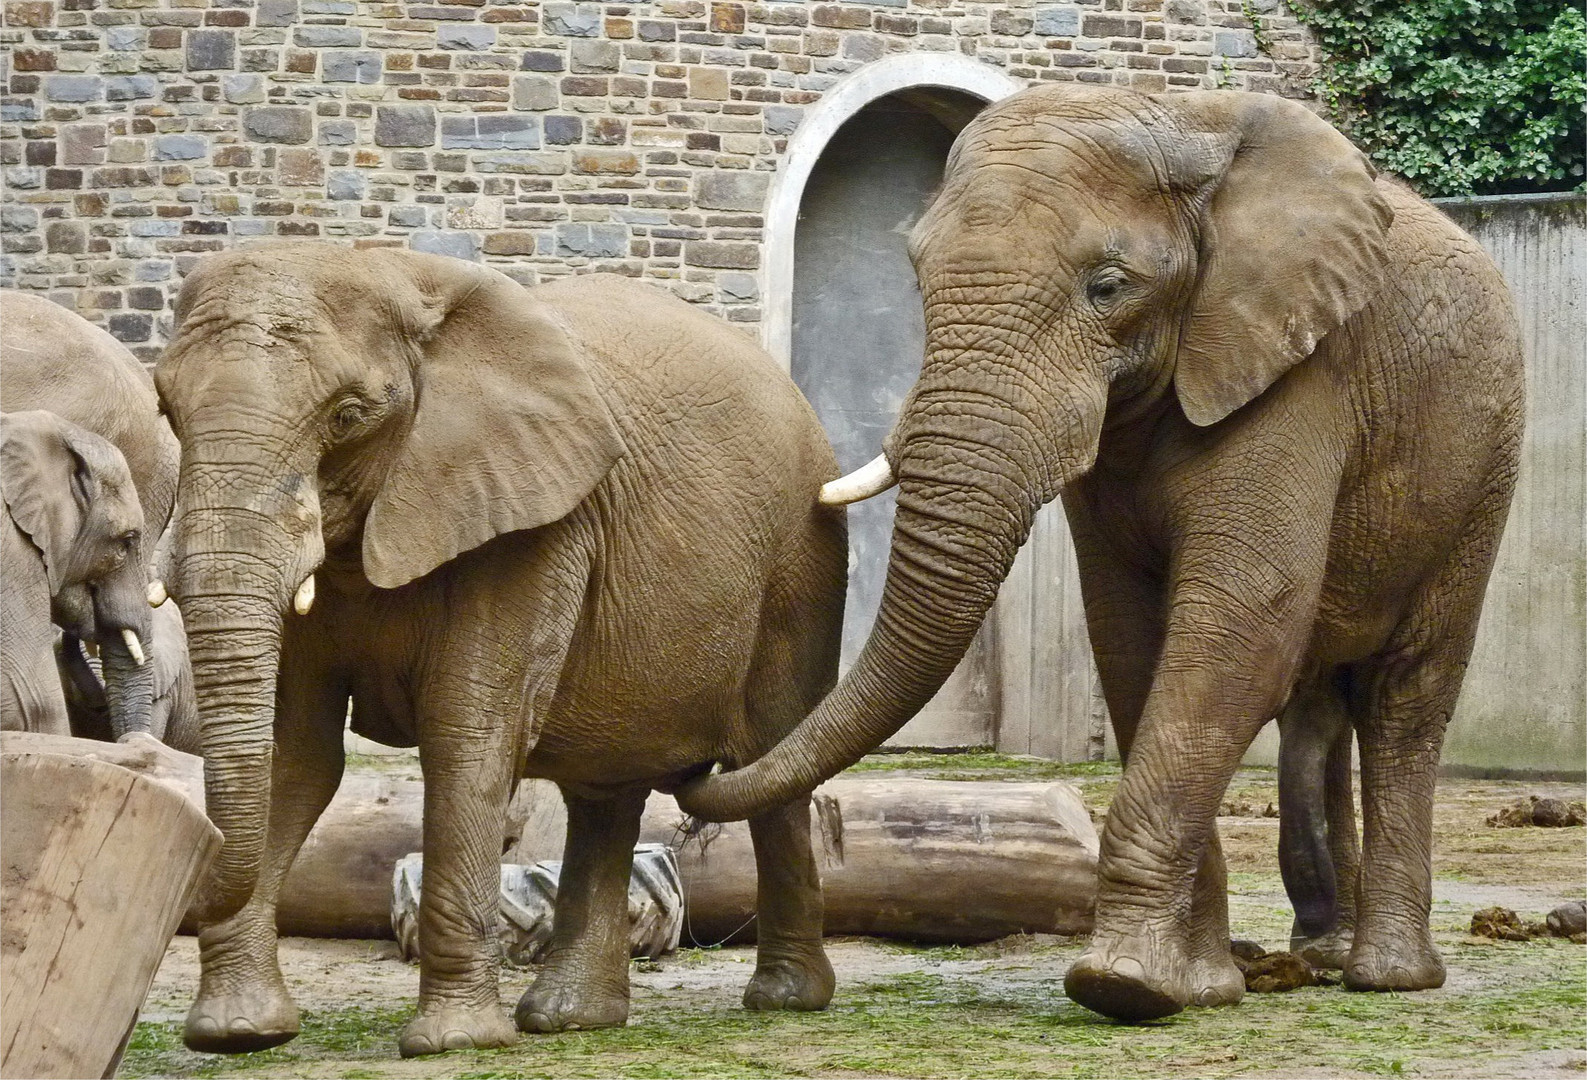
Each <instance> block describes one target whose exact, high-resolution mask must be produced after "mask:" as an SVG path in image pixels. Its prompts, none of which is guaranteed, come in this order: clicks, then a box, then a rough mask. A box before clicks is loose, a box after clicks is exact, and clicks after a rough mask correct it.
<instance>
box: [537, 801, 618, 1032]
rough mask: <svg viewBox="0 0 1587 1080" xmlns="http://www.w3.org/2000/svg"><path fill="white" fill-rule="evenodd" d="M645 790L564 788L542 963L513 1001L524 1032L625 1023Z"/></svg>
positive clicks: (581, 1029) (567, 1029) (585, 1029)
mask: <svg viewBox="0 0 1587 1080" xmlns="http://www.w3.org/2000/svg"><path fill="white" fill-rule="evenodd" d="M647 794H649V793H648V792H647V791H645V790H643V789H632V790H627V791H623V792H621V793H619V794H617V795H614V796H613V797H611V798H609V799H600V800H596V799H584V798H579V797H577V796H574V795H571V794H569V793H568V792H567V791H566V790H564V791H563V798H564V799H565V800H566V802H567V807H568V835H567V843H566V845H565V847H564V849H563V852H562V874H561V877H560V878H559V880H558V882H557V905H556V915H555V917H554V918H553V920H552V925H551V941H550V943H549V945H548V946H547V948H546V956H545V966H544V967H542V968H541V970H540V977H539V978H537V979H535V981H534V985H533V986H531V987H529V989H528V990H526V991H524V995H523V997H522V999H520V1000H519V1002H518V1010H517V1015H516V1019H517V1023H518V1027H520V1028H521V1029H523V1030H524V1031H539V1032H550V1031H588V1030H590V1029H592V1028H604V1027H621V1026H622V1025H623V1024H625V1023H627V1022H628V953H629V929H628V879H629V875H630V874H631V872H632V870H633V861H634V843H635V841H637V840H638V839H639V819H640V815H641V814H642V813H643V812H644V809H645V797H646V795H647Z"/></svg>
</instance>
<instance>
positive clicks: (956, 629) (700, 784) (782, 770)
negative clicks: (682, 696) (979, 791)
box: [678, 391, 1041, 821]
mask: <svg viewBox="0 0 1587 1080" xmlns="http://www.w3.org/2000/svg"><path fill="white" fill-rule="evenodd" d="M926 396H927V395H923V394H921V393H920V392H919V391H917V393H916V394H915V395H912V397H911V402H912V403H913V404H914V407H915V410H916V412H915V414H914V415H913V416H911V415H910V413H909V411H908V410H909V409H910V406H908V405H906V416H905V419H904V420H901V421H900V425H899V430H900V432H901V433H902V434H903V435H904V437H903V438H900V439H899V440H898V444H897V445H898V448H899V449H900V450H901V453H900V460H899V462H898V469H897V473H898V477H899V492H898V511H897V516H896V518H895V519H894V524H893V541H892V550H891V554H890V556H889V560H888V566H887V578H886V584H885V586H884V589H883V594H882V602H881V607H880V609H879V610H878V612H877V616H876V622H875V625H874V627H873V629H872V631H871V635H870V638H869V639H868V640H867V641H866V644H865V647H864V649H863V651H862V652H861V654H860V656H859V658H858V660H857V661H856V662H855V665H854V667H853V668H852V669H851V670H850V671H849V672H848V674H847V675H846V676H845V677H844V678H843V680H842V681H841V682H840V683H839V684H838V686H837V687H836V688H835V689H834V690H833V691H832V693H831V694H829V695H828V696H827V697H826V699H825V700H823V701H822V702H821V704H820V705H818V706H817V707H816V709H815V711H814V712H812V713H811V714H810V715H809V716H807V717H806V718H805V719H804V720H803V721H802V722H801V723H800V724H799V726H798V727H797V728H795V729H794V731H793V732H791V733H790V734H789V735H788V737H787V738H785V739H784V740H783V741H782V742H780V743H779V744H777V746H775V747H774V748H773V749H772V750H771V751H769V752H768V753H767V754H766V755H765V756H764V757H762V758H761V759H759V760H758V761H756V762H754V763H753V764H751V765H749V766H747V767H746V768H743V769H739V770H737V771H734V772H729V773H725V774H722V775H719V776H710V777H704V778H701V779H699V780H696V781H694V782H692V783H690V784H689V785H687V786H685V787H684V788H683V789H681V790H680V791H679V792H678V802H679V804H680V805H681V806H682V807H683V809H684V810H685V811H687V812H688V813H690V814H693V815H695V816H696V817H700V818H705V819H708V820H717V821H727V820H734V819H737V818H743V817H749V816H752V815H754V814H757V813H761V812H763V811H765V810H766V809H769V808H770V807H773V806H777V805H780V804H782V803H786V802H788V801H789V800H791V799H793V798H795V797H797V796H799V795H801V794H803V793H805V792H808V791H810V790H812V789H813V788H814V787H815V786H816V785H817V784H820V783H821V782H822V781H824V780H826V779H828V778H829V777H831V776H833V775H834V774H836V773H837V772H839V771H840V770H842V769H844V768H846V767H847V766H848V765H850V764H852V763H853V762H854V761H856V760H858V759H859V758H860V757H861V756H862V755H863V754H865V753H867V752H868V751H870V750H872V749H874V748H875V747H876V746H877V745H879V744H880V743H881V742H882V741H883V740H885V739H887V738H888V737H889V736H891V735H892V734H893V733H894V732H896V731H897V730H898V729H899V728H901V727H902V726H903V725H904V724H905V723H907V722H908V721H909V720H910V718H911V717H913V716H914V715H915V714H916V713H917V712H919V711H920V709H921V708H922V707H923V706H924V705H925V704H926V703H927V702H928V701H930V700H931V698H932V696H933V695H934V694H936V692H937V691H938V690H939V689H941V687H942V684H943V683H944V682H945V681H946V680H947V678H948V676H949V675H951V674H952V672H953V669H954V668H955V667H956V666H957V665H958V663H959V661H960V660H961V659H962V658H963V656H964V654H965V651H966V650H967V649H968V648H969V646H970V642H971V641H972V640H973V639H974V637H975V633H976V630H977V629H978V628H979V627H980V625H981V622H982V620H983V619H984V618H985V616H986V613H987V610H988V609H989V608H990V607H991V605H992V601H993V600H994V599H996V597H997V591H998V587H999V586H1000V585H1001V584H1002V582H1003V579H1004V578H1005V577H1006V576H1007V575H1008V572H1009V569H1010V568H1011V567H1012V566H1013V563H1014V557H1015V556H1016V555H1017V554H1018V553H1019V549H1020V546H1021V545H1022V544H1023V543H1024V541H1025V537H1026V536H1027V535H1028V534H1029V532H1030V528H1031V524H1032V522H1033V521H1034V520H1035V515H1036V511H1037V510H1038V509H1039V508H1040V506H1041V500H1040V498H1039V495H1038V493H1037V491H1036V489H1035V487H1034V485H1031V484H1029V483H1027V477H1026V476H1025V474H1024V470H1023V468H1022V467H1021V466H1020V465H1019V464H1018V462H1017V461H1016V459H1015V457H1014V456H1012V455H1010V454H1008V453H1007V452H1006V451H1005V449H1004V447H1003V446H989V445H987V444H986V443H985V442H984V441H982V440H984V437H985V436H984V430H985V429H984V428H981V425H980V422H979V421H976V420H973V419H968V418H966V419H963V420H961V421H959V422H954V421H953V420H952V419H951V418H950V419H947V420H944V419H941V418H935V419H932V418H930V413H931V406H930V403H929V401H926V400H924V399H925V398H926ZM987 404H990V403H987ZM1017 421H1018V418H1017V415H1015V414H1009V415H1008V416H1007V417H1006V419H1005V423H1006V424H1008V425H1010V426H1009V427H1005V428H1004V429H1003V430H1004V431H1005V432H1007V431H1009V430H1012V426H1013V425H1014V424H1016V423H1017ZM906 440H907V441H906ZM1001 441H1003V440H1000V442H1001Z"/></svg>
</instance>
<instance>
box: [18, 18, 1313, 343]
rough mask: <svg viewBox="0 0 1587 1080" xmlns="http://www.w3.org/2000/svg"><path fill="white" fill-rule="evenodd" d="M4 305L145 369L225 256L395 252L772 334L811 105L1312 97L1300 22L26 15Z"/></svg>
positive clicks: (1309, 59) (21, 24) (1309, 54)
mask: <svg viewBox="0 0 1587 1080" xmlns="http://www.w3.org/2000/svg"><path fill="white" fill-rule="evenodd" d="M4 15H5V21H4V30H3V32H0V33H3V38H0V40H3V43H4V56H3V61H0V62H3V63H4V68H3V70H0V78H3V80H4V84H5V90H6V94H5V96H4V98H3V99H0V167H3V181H4V188H3V194H0V240H3V253H4V254H3V263H0V282H3V284H5V285H7V286H9V287H20V288H25V289H34V290H40V291H43V292H45V293H47V294H48V295H49V296H50V297H51V298H52V299H55V300H56V301H58V302H60V303H63V304H65V305H67V306H69V307H72V308H74V309H75V310H77V311H79V312H81V313H82V314H83V315H85V316H87V317H88V318H90V319H92V320H93V321H95V322H97V323H99V324H101V325H103V326H105V327H106V328H107V329H108V330H109V331H110V332H111V333H112V334H114V335H115V336H116V337H118V338H120V339H121V340H122V341H124V342H126V343H128V344H129V345H130V346H131V347H132V348H133V349H134V351H135V352H137V353H138V354H139V355H140V356H142V357H143V358H144V359H146V360H152V359H153V358H154V356H155V355H157V353H158V351H159V348H160V346H161V344H162V343H163V342H164V340H165V338H166V335H167V334H168V332H169V329H170V315H169V312H170V305H171V302H172V300H173V299H174V295H175V292H176V289H177V288H178V286H179V283H180V280H181V277H182V275H183V274H185V273H186V272H187V270H188V269H189V268H190V267H191V265H192V264H193V262H194V260H196V259H197V258H198V257H200V256H201V255H202V254H203V253H204V252H208V251H216V250H220V249H223V248H227V247H231V246H233V245H236V244H239V243H243V242H247V241H251V240H255V239H259V238H269V237H280V238H286V237H323V238H326V239H332V240H338V241H342V242H346V243H352V244H355V245H360V246H378V245H394V246H407V247H411V248H414V249H417V250H423V251H432V252H442V253H445V254H449V255H455V256H458V257H461V258H466V259H474V260H481V261H485V262H489V263H491V264H493V265H496V266H498V267H499V268H500V269H502V270H503V271H504V272H506V273H508V274H510V275H511V276H513V277H514V278H516V279H518V280H520V281H523V282H525V283H530V284H532V283H534V282H535V281H537V280H542V279H546V278H551V277H555V276H559V275H563V274H568V273H578V272H581V271H582V272H588V271H591V270H607V271H615V272H618V273H623V274H629V275H633V276H642V277H647V278H652V279H657V280H659V281H661V282H663V283H664V284H666V285H667V286H668V287H670V288H672V289H673V290H674V291H676V292H677V293H678V294H679V295H681V296H683V297H684V298H685V299H687V300H689V301H691V302H694V303H697V304H701V305H703V306H705V307H707V308H709V309H710V310H712V311H714V312H717V313H718V314H720V315H722V316H724V317H726V318H727V319H729V320H731V321H733V322H736V323H741V324H746V327H747V328H751V329H752V328H753V327H754V325H755V324H758V323H759V321H760V318H761V294H760V275H759V271H760V270H761V267H762V265H763V261H764V260H763V252H762V250H761V242H762V227H763V218H762V216H761V215H762V211H763V203H764V200H765V197H766V192H767V188H768V184H769V181H770V178H771V176H772V175H773V173H774V172H775V170H776V168H777V165H778V161H779V159H780V157H781V155H782V154H783V153H784V151H785V149H786V146H787V142H788V138H789V136H790V135H791V134H792V133H793V132H794V131H795V130H796V129H797V127H798V125H799V122H800V119H801V117H802V115H803V114H804V112H805V110H806V109H808V108H809V107H810V106H811V105H812V104H814V103H815V102H817V101H819V100H820V98H821V96H822V94H823V92H824V91H826V90H827V89H829V88H830V87H832V86H833V85H834V84H835V83H837V82H838V81H839V80H840V79H842V78H843V77H844V76H845V75H846V74H848V73H850V72H853V71H855V70H857V69H858V68H860V67H861V66H863V65H864V64H866V63H868V62H870V61H873V60H876V59H879V58H881V57H883V56H886V55H889V54H893V53H898V52H916V51H919V52H952V53H960V54H964V55H968V56H971V57H974V58H976V59H978V60H980V61H982V62H984V63H987V64H991V65H994V66H997V67H999V68H1002V69H1004V70H1006V71H1007V72H1008V73H1009V74H1010V75H1012V76H1013V77H1015V78H1017V79H1023V80H1029V81H1031V82H1038V81H1044V80H1080V81H1086V82H1099V83H1116V84H1120V85H1128V86H1135V87H1138V88H1141V89H1144V90H1150V91H1161V90H1172V89H1176V88H1197V87H1214V86H1229V87H1234V88H1238V89H1252V90H1260V91H1267V92H1274V93H1283V94H1288V95H1291V96H1302V95H1304V93H1305V86H1306V82H1307V80H1308V77H1309V75H1310V73H1311V71H1312V69H1313V66H1314V64H1315V60H1316V56H1315V53H1314V50H1313V47H1312V46H1311V45H1310V43H1309V40H1308V39H1307V37H1306V36H1305V33H1304V31H1303V30H1302V29H1301V28H1300V27H1299V25H1298V24H1297V23H1296V21H1295V19H1294V18H1293V16H1291V15H1290V14H1289V13H1288V12H1287V11H1286V10H1284V9H1283V8H1281V7H1280V6H1279V0H1244V2H1242V0H1078V2H1074V3H1045V2H1031V0H1027V2H1024V3H1019V2H1013V3H1001V4H993V3H976V2H970V0H890V2H879V3H863V4H862V3H843V4H839V3H812V4H807V3H801V2H787V0H782V2H777V0H770V2H762V3H737V2H717V0H662V2H655V3H633V4H606V3H543V4H541V3H522V2H500V0H435V2H412V3H404V2H400V0H391V2H380V0H4Z"/></svg>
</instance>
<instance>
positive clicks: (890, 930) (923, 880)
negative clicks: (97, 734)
mask: <svg viewBox="0 0 1587 1080" xmlns="http://www.w3.org/2000/svg"><path fill="white" fill-rule="evenodd" d="M35 738H46V737H45V736H35ZM64 741H65V742H78V743H80V742H83V740H64ZM88 746H89V747H91V748H93V749H92V750H89V751H85V752H93V753H97V754H99V755H100V756H101V757H103V758H105V759H106V760H115V761H117V762H118V763H121V764H124V765H126V766H127V767H128V768H133V769H137V770H147V771H148V772H149V773H150V774H151V775H155V776H157V777H159V778H162V779H165V780H166V781H168V782H171V783H176V784H179V785H180V786H182V787H183V788H184V790H187V791H188V792H190V793H191V794H193V796H194V797H196V798H198V799H200V800H201V799H202V798H203V762H202V761H201V760H200V759H198V758H196V757H193V756H192V755H189V754H182V753H179V752H178V751H175V750H172V749H170V748H169V747H165V746H160V745H159V744H155V743H151V744H150V745H148V746H147V747H139V748H133V749H128V748H127V747H125V746H123V745H122V744H117V743H91V744H88ZM423 805H424V785H423V784H422V783H421V782H420V781H417V780H405V779H394V778H390V777H386V776H381V775H376V774H369V773H349V774H348V775H347V776H346V777H345V778H344V779H343V781H342V786H341V788H340V790H338V791H337V793H336V797H335V798H334V799H333V800H332V801H331V804H330V806H329V807H328V808H327V809H326V811H325V813H324V814H323V815H321V817H320V821H319V824H317V825H316V826H315V827H314V831H313V833H311V834H310V836H309V839H308V842H307V843H305V844H304V846H303V851H302V852H301V853H300V854H299V855H298V859H297V861H296V862H295V863H294V864H293V866H292V870H291V872H290V873H289V874H288V875H287V880H286V884H285V885H284V886H283V888H282V897H281V905H280V909H279V911H278V913H277V918H276V923H277V925H278V927H279V928H280V929H281V932H282V933H285V934H299V935H305V936H310V937H379V938H389V937H391V936H392V930H391V921H390V920H391V914H390V912H391V878H392V868H393V867H394V866H395V865H396V861H397V860H398V859H399V858H401V857H402V856H403V855H406V854H408V853H409V852H413V851H420V850H422V849H423V829H422V817H423ZM683 828H684V819H683V814H682V813H681V812H680V811H679V810H678V806H677V803H676V802H674V801H673V800H672V798H671V796H668V795H662V794H659V793H656V794H652V795H651V797H650V801H649V802H648V803H647V804H646V807H645V817H644V822H643V825H642V828H641V833H640V840H641V841H642V842H644V843H666V844H670V845H672V846H674V847H675V848H678V860H679V869H680V871H681V874H682V878H683V884H684V894H685V899H686V911H687V919H688V921H687V922H686V923H685V926H684V943H685V944H690V943H691V936H692V940H693V942H697V943H700V944H712V943H715V942H717V941H720V940H723V939H730V940H734V941H742V940H754V927H753V925H752V923H751V919H752V916H753V914H754V905H755V859H754V850H753V847H752V845H751V842H750V837H749V827H748V825H746V824H745V823H744V822H731V823H729V824H727V825H723V826H717V825H708V826H706V827H705V829H704V830H702V831H701V832H700V833H699V835H697V836H693V837H684V836H683V832H682V830H683ZM566 829H567V815H566V812H565V810H564V807H563V804H562V797H561V794H560V793H559V792H558V790H557V787H556V785H555V784H552V783H550V782H548V781H544V780H526V781H524V782H523V783H522V784H520V785H519V787H518V791H517V794H516V795H515V796H514V799H513V803H512V806H511V808H510V809H509V812H508V822H507V830H508V835H507V844H506V845H505V846H506V852H507V853H506V854H505V855H504V856H503V861H505V862H520V863H532V862H538V861H540V860H541V859H560V858H561V857H562V844H563V840H564V837H565V834H566ZM811 838H812V841H813V843H814V847H815V852H816V859H817V864H818V867H819V869H820V871H821V879H822V886H823V891H824V893H825V897H826V928H827V932H828V933H832V934H875V935H883V936H893V937H903V938H910V939H914V940H919V941H962V942H971V941H985V940H989V939H991V938H996V937H1001V936H1003V935H1005V934H1012V933H1017V932H1020V931H1026V932H1033V933H1060V934H1075V933H1085V932H1087V931H1089V930H1090V928H1091V910H1092V906H1093V904H1094V902H1095V896H1096V854H1097V836H1096V831H1095V829H1094V828H1093V827H1092V825H1091V820H1090V816H1089V815H1088V814H1087V812H1086V809H1085V806H1084V804H1083V803H1082V802H1081V800H1080V797H1079V794H1078V793H1077V792H1076V791H1075V790H1074V789H1073V788H1072V787H1070V786H1069V785H1068V784H1064V783H1060V782H1047V783H1002V782H976V783H965V782H957V781H943V780H929V779H918V778H912V777H876V776H843V777H838V778H837V779H835V780H833V781H831V782H830V783H828V784H826V785H824V786H823V787H822V788H820V789H819V790H818V791H817V792H816V797H815V799H814V801H813V806H812V810H811ZM747 924H748V925H747Z"/></svg>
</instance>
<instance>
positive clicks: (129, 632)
mask: <svg viewBox="0 0 1587 1080" xmlns="http://www.w3.org/2000/svg"><path fill="white" fill-rule="evenodd" d="M121 640H122V641H123V642H124V643H125V644H126V646H127V651H128V652H129V653H131V654H132V662H133V663H135V664H137V665H138V666H139V667H142V666H143V661H144V655H143V642H141V641H139V640H138V632H137V631H136V630H134V629H132V627H130V626H123V627H122V628H121Z"/></svg>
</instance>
